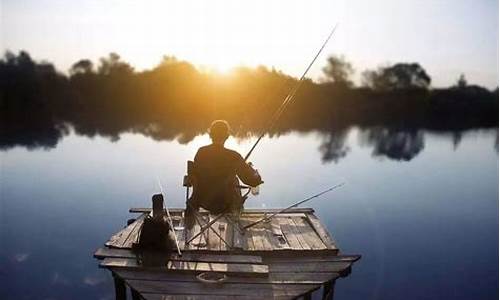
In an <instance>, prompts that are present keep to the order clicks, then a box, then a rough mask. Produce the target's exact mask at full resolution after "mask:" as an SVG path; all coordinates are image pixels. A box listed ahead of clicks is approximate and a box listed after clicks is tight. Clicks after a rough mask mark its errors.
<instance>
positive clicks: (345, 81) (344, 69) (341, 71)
mask: <svg viewBox="0 0 500 300" xmlns="http://www.w3.org/2000/svg"><path fill="white" fill-rule="evenodd" d="M327 62H328V64H327V65H326V67H324V68H323V73H324V74H325V76H326V80H327V82H333V83H335V84H339V85H343V86H346V87H351V86H352V85H353V83H352V81H351V80H350V77H351V75H352V74H353V73H354V68H353V67H352V65H351V63H349V62H348V61H346V59H345V57H344V56H330V57H328V60H327Z"/></svg>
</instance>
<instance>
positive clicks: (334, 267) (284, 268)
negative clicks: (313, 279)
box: [268, 262, 352, 273]
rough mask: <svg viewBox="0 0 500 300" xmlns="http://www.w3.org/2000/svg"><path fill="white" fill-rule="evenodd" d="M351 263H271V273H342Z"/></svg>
mask: <svg viewBox="0 0 500 300" xmlns="http://www.w3.org/2000/svg"><path fill="white" fill-rule="evenodd" d="M351 264H352V263H351V262H301V263H297V262H286V263H280V262H269V265H268V266H269V271H270V272H272V273H279V272H292V273H298V272H331V273H342V272H343V271H344V270H346V269H347V268H349V267H350V266H351Z"/></svg>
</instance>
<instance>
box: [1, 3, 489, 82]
mask: <svg viewBox="0 0 500 300" xmlns="http://www.w3.org/2000/svg"><path fill="white" fill-rule="evenodd" d="M0 1H1V50H2V51H5V50H7V49H10V50H12V51H18V50H20V49H25V50H27V51H28V52H29V53H30V54H32V56H33V57H34V58H35V59H39V60H40V59H45V60H48V61H50V62H53V63H55V64H56V66H57V68H58V69H60V70H62V71H67V70H68V68H69V67H70V66H71V64H72V63H74V62H75V61H77V60H79V59H81V58H90V59H92V60H94V61H96V60H97V59H98V58H99V57H102V56H106V55H107V54H108V53H109V52H112V51H114V52H117V53H118V54H120V55H121V56H122V58H123V59H124V60H126V61H128V62H130V63H131V64H132V65H133V66H135V67H136V68H138V69H144V68H150V67H152V66H154V65H155V64H157V63H158V62H159V61H160V60H161V57H162V56H163V55H165V54H166V55H175V56H177V57H178V58H180V59H185V60H188V61H190V62H193V63H195V64H197V65H203V66H206V67H210V68H215V69H219V70H222V71H224V70H227V69H228V68H230V67H231V66H233V65H240V64H244V65H249V66H254V65H257V64H264V65H268V66H274V67H276V68H277V69H281V70H283V71H284V72H286V73H289V74H292V75H295V76H298V75H300V73H301V72H302V70H303V69H304V68H305V66H306V65H307V63H308V62H309V60H310V59H311V58H312V56H313V54H314V52H315V51H317V48H319V46H320V45H321V43H322V42H323V40H324V39H325V37H326V35H327V34H328V32H329V31H330V30H331V28H332V27H333V26H334V25H335V23H336V22H338V23H339V24H340V25H339V28H338V30H337V33H336V34H335V36H334V38H333V40H332V41H331V42H330V44H329V45H328V46H327V48H326V49H325V53H324V55H323V56H322V57H321V58H320V59H319V61H318V63H317V65H315V67H314V69H313V70H312V71H311V74H310V75H311V77H313V78H318V77H319V76H320V75H321V67H322V66H323V65H324V63H325V58H326V55H328V54H342V55H345V56H346V58H347V59H348V60H350V61H351V62H352V63H353V65H354V67H355V69H356V70H357V71H358V75H359V73H360V72H361V71H363V70H365V69H368V68H375V67H377V66H379V65H384V64H388V63H394V62H419V63H420V64H421V65H422V66H423V67H424V68H425V69H426V70H427V71H428V73H429V74H430V75H431V77H432V79H433V85H434V86H448V85H451V84H453V83H454V82H455V81H456V79H457V78H458V76H459V75H460V73H465V74H466V77H467V78H468V80H469V82H470V83H477V84H481V85H486V86H488V87H496V86H497V85H498V1H496V0H404V1H403V0H384V1H380V0H379V1H377V0H307V1H292V0H286V1H272V0H262V1H261V0H248V1H235V0H226V1H217V0H210V1H207V0H204V1H203V0H200V1H193V0H175V1H172V0H170V1H166V0H165V1H161V0H159V1H126V0H108V1H104V0H96V1H78V0H71V1H62V0H61V1H55V0H42V1H28V0H0Z"/></svg>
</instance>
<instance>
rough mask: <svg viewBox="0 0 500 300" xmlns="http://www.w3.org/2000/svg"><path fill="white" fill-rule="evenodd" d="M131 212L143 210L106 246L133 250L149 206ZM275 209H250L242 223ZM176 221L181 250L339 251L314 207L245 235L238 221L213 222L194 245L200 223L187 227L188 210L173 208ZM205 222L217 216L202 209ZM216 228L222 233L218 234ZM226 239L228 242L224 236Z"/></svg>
mask: <svg viewBox="0 0 500 300" xmlns="http://www.w3.org/2000/svg"><path fill="white" fill-rule="evenodd" d="M130 211H131V212H138V213H141V216H139V217H138V218H137V219H136V221H135V222H134V223H132V224H130V225H129V226H127V227H126V228H124V229H123V230H121V231H119V232H118V233H116V234H115V235H113V236H112V237H111V238H110V239H109V241H107V242H106V244H105V245H106V246H107V247H110V248H118V249H131V248H132V244H133V243H134V242H136V241H137V238H138V234H139V229H140V228H141V225H142V222H143V220H144V217H145V216H146V214H148V213H149V212H150V211H151V209H149V208H133V209H131V210H130ZM273 212H275V211H274V210H270V209H267V210H259V209H251V210H250V209H247V210H245V211H243V213H242V214H241V217H240V220H239V222H240V224H241V225H242V226H245V225H248V224H250V223H251V222H255V221H257V220H260V219H261V218H263V217H264V216H265V214H266V213H267V214H270V213H273ZM170 213H171V215H172V220H173V223H174V229H175V232H176V235H177V239H178V241H179V246H180V248H181V250H209V251H231V250H234V249H241V250H242V251H279V250H331V251H333V252H336V251H338V249H337V246H336V244H335V242H334V240H333V239H332V238H331V236H330V235H329V234H328V231H327V230H326V228H325V227H324V226H323V224H321V222H320V220H319V219H318V218H317V217H316V216H315V215H314V211H313V210H312V209H310V208H306V209H295V210H293V211H291V212H288V213H283V214H279V215H277V216H276V217H273V218H271V219H270V220H269V222H262V223H260V224H258V225H256V226H254V227H251V228H249V229H248V230H246V231H245V233H244V234H243V233H242V232H241V231H240V230H239V229H238V228H235V226H234V223H233V222H230V221H228V219H227V218H225V217H222V218H220V219H219V220H217V221H216V222H215V223H214V224H213V225H212V228H213V230H207V231H205V234H202V235H199V237H197V238H196V239H194V240H193V241H192V242H191V243H190V244H188V245H187V246H186V244H185V243H186V241H188V240H189V239H190V238H191V237H194V236H195V235H196V234H197V233H199V232H200V226H199V225H198V224H195V225H194V226H192V228H187V227H186V226H184V216H183V214H184V210H182V209H172V210H171V211H170ZM201 217H202V218H203V223H207V222H209V221H211V220H213V219H214V218H215V217H216V216H215V215H211V214H209V213H208V212H206V211H204V212H201ZM214 230H215V231H216V232H217V233H218V235H217V233H215V232H214ZM220 237H222V238H224V241H225V242H224V241H223V240H222V239H221V238H220Z"/></svg>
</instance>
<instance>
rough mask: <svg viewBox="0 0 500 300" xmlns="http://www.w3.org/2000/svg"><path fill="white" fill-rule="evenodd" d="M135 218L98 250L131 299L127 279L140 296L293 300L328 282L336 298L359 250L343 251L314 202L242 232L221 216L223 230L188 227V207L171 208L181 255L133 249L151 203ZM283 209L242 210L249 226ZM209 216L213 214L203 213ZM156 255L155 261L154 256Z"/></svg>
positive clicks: (327, 292)
mask: <svg viewBox="0 0 500 300" xmlns="http://www.w3.org/2000/svg"><path fill="white" fill-rule="evenodd" d="M130 211H131V212H134V213H140V216H139V217H138V218H136V219H135V221H134V222H132V223H131V224H130V225H128V226H126V227H125V228H124V229H122V230H121V231H119V232H118V233H116V234H114V235H113V236H112V237H111V238H110V239H109V240H108V241H107V242H106V243H105V246H106V247H104V248H100V249H98V250H97V251H96V252H95V254H94V256H95V257H96V258H98V259H101V260H102V262H101V264H100V266H101V267H103V268H108V269H109V270H111V272H112V274H113V276H114V278H115V288H116V295H117V299H125V298H124V297H125V292H124V289H125V285H124V284H126V285H127V286H129V287H130V288H131V290H132V296H133V298H134V299H233V298H238V299H269V298H275V299H294V298H297V297H301V296H304V297H305V298H309V297H310V296H311V293H312V292H313V291H315V290H318V289H320V288H321V287H323V296H324V297H323V298H325V299H330V298H331V297H333V285H334V282H335V280H336V279H337V278H339V277H344V276H347V275H348V274H349V273H350V270H351V265H352V264H353V263H354V262H355V261H357V260H358V259H359V258H360V256H359V255H339V249H338V248H337V246H336V244H335V242H334V240H333V238H332V237H331V236H330V234H329V233H328V231H327V230H326V228H325V227H324V226H323V224H322V223H321V222H320V220H319V219H318V218H317V217H316V216H315V215H314V211H313V210H312V209H310V208H305V209H302V208H301V209H293V210H291V211H289V212H287V213H282V214H279V215H277V216H276V217H274V218H272V219H271V220H270V221H269V222H265V223H260V224H259V225H256V226H255V227H251V228H250V229H248V230H247V231H245V232H244V233H242V232H241V231H240V230H239V229H238V228H235V227H236V226H235V225H234V224H233V223H232V222H228V221H227V219H226V218H221V219H220V220H218V221H217V222H215V223H214V224H213V225H212V228H213V229H214V230H216V231H217V233H218V235H220V236H221V237H223V238H224V240H226V241H227V244H226V243H225V242H224V241H222V239H221V238H220V237H219V236H218V235H217V234H215V232H213V231H212V230H207V231H206V233H207V234H206V235H205V234H202V235H200V236H199V237H198V238H196V239H194V240H193V241H192V242H191V243H190V244H188V245H186V241H188V240H189V239H190V238H191V237H193V236H194V235H196V234H197V233H199V231H200V226H199V225H195V226H193V227H192V228H191V229H188V228H187V227H186V226H184V215H183V214H184V210H183V209H171V210H170V213H171V215H172V219H173V222H174V227H175V233H176V236H177V238H178V240H179V244H180V248H181V249H182V256H178V255H177V254H176V253H170V254H158V253H156V254H151V256H150V257H149V258H148V259H149V262H148V261H146V260H145V259H144V258H142V257H141V258H138V256H137V255H136V253H134V252H133V251H132V250H131V248H132V245H133V243H134V242H136V241H137V238H138V234H139V230H140V227H141V223H142V221H143V220H144V217H145V216H146V215H147V214H149V213H150V211H151V209H149V208H133V209H131V210H130ZM276 211H277V210H272V209H266V210H262V209H247V210H244V211H243V212H242V214H241V217H240V221H239V222H240V224H241V225H246V224H249V223H251V222H254V221H256V220H259V219H261V218H263V217H264V216H265V215H266V214H271V213H274V212H276ZM202 217H203V219H204V220H203V222H204V223H206V222H209V221H210V220H212V219H213V218H214V216H213V215H210V214H208V212H203V213H202ZM151 261H153V262H154V263H152V264H151V263H150V262H151ZM203 272H217V273H220V274H225V275H226V276H227V280H226V281H224V282H223V283H217V284H214V283H210V284H207V283H206V282H202V281H200V280H199V279H198V278H197V277H196V275H198V274H200V273H203Z"/></svg>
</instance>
